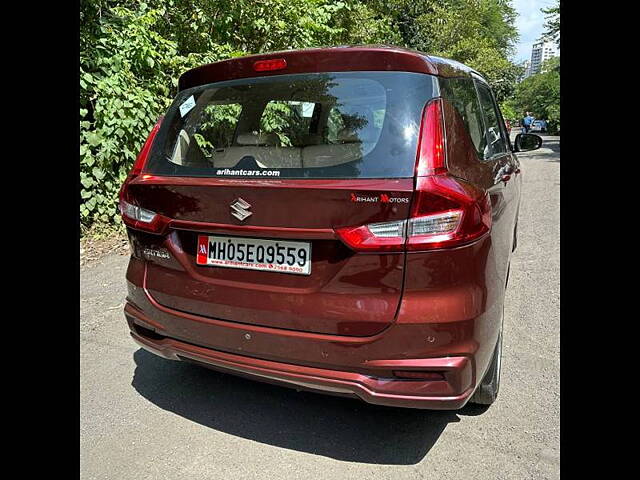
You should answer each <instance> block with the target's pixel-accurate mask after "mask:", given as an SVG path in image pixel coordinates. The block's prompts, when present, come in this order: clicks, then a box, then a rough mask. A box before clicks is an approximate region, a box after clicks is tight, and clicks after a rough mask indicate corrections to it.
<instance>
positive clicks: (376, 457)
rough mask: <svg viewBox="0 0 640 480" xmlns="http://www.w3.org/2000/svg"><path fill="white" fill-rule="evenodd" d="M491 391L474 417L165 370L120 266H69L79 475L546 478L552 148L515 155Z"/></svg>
mask: <svg viewBox="0 0 640 480" xmlns="http://www.w3.org/2000/svg"><path fill="white" fill-rule="evenodd" d="M520 158H521V160H522V162H523V168H522V170H523V175H524V177H523V180H524V197H523V200H522V205H521V210H520V222H519V247H518V250H517V252H516V255H515V257H514V258H513V262H512V265H511V279H510V286H509V290H508V295H507V301H506V306H505V308H506V311H505V313H506V317H505V337H504V359H503V373H502V375H503V376H502V385H501V389H500V396H499V398H498V401H497V403H495V404H494V405H493V406H491V408H489V409H488V410H486V411H484V413H481V412H479V411H478V410H474V409H472V408H465V409H463V410H462V411H460V412H428V411H418V410H406V409H390V408H384V407H376V406H370V405H367V404H364V403H360V402H358V401H355V400H349V399H341V398H335V397H327V396H322V395H317V394H313V393H304V392H301V393H298V392H296V391H295V390H289V389H285V388H282V387H276V386H271V385H266V384H260V383H255V382H251V381H248V380H244V379H240V378H235V377H233V376H227V375H223V374H218V373H216V372H213V371H209V370H206V369H202V368H199V367H196V366H193V365H188V364H181V363H178V362H170V361H166V360H163V359H160V358H157V357H155V356H153V355H151V354H148V353H146V352H145V351H143V350H140V349H138V348H137V347H136V346H135V344H134V343H133V341H131V340H130V339H129V336H128V333H127V327H126V325H125V321H124V318H123V314H122V300H123V298H124V296H125V291H126V288H125V285H124V272H125V268H126V263H127V259H126V257H123V256H120V255H112V256H108V257H106V258H104V259H103V260H102V261H100V262H99V263H96V264H93V265H88V266H85V267H83V269H82V271H81V308H80V314H81V322H80V338H81V344H80V345H81V347H80V355H81V357H80V358H81V363H80V366H81V383H80V400H81V461H80V466H81V478H82V479H83V480H88V479H118V480H125V479H136V480H143V479H190V480H195V479H197V480H201V479H210V478H211V479H213V478H224V479H245V478H247V479H256V478H313V479H315V478H322V479H333V478H354V479H355V478H357V479H361V478H367V479H386V478H393V479H404V478H409V479H422V478H425V479H427V478H428V479H438V480H440V479H454V478H455V479H518V480H521V479H528V478H531V479H544V478H554V479H555V478H559V457H560V452H559V448H560V446H559V434H560V425H559V423H560V410H559V409H560V397H559V390H560V388H559V387H560V385H559V297H560V281H559V276H560V275H559V273H560V272H559V239H560V238H559V233H560V232H559V210H560V197H559V191H560V146H559V139H558V137H545V142H544V145H543V148H542V149H540V150H538V151H536V152H531V153H528V154H521V156H520Z"/></svg>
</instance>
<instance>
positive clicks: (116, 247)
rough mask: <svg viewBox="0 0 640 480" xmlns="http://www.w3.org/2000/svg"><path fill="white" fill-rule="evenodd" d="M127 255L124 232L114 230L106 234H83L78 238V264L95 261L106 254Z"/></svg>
mask: <svg viewBox="0 0 640 480" xmlns="http://www.w3.org/2000/svg"><path fill="white" fill-rule="evenodd" d="M112 253H117V254H118V255H129V241H128V239H127V234H126V233H123V232H122V233H121V232H116V233H113V234H111V235H108V236H99V237H97V236H85V237H83V238H81V239H80V265H81V266H83V265H87V264H90V263H94V262H97V261H98V260H100V259H101V258H103V257H105V256H106V255H109V254H112Z"/></svg>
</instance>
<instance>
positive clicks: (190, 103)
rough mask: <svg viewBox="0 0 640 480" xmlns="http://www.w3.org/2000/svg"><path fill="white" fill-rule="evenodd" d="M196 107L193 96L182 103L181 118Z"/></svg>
mask: <svg viewBox="0 0 640 480" xmlns="http://www.w3.org/2000/svg"><path fill="white" fill-rule="evenodd" d="M195 106H196V101H195V99H194V98H193V95H191V96H190V97H189V98H187V99H186V100H185V101H184V102H182V105H180V116H181V117H184V116H185V115H186V114H187V113H189V112H190V111H191V109H192V108H193V107H195Z"/></svg>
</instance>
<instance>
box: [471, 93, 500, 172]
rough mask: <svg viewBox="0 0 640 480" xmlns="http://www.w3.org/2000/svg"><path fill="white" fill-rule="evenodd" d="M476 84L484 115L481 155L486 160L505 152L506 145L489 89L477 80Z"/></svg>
mask: <svg viewBox="0 0 640 480" xmlns="http://www.w3.org/2000/svg"><path fill="white" fill-rule="evenodd" d="M476 85H477V87H478V97H479V99H480V106H481V107H482V113H483V115H484V124H485V135H486V137H487V143H486V147H485V150H484V153H483V156H484V158H485V159H486V160H488V159H489V158H491V157H493V156H494V155H500V154H502V153H506V151H507V145H506V140H505V138H504V133H503V130H502V128H500V121H499V120H498V112H497V110H496V105H495V103H494V101H493V97H492V95H491V91H490V90H489V88H487V87H486V86H485V85H483V84H481V83H479V82H477V83H476Z"/></svg>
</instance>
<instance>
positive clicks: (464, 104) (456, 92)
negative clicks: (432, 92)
mask: <svg viewBox="0 0 640 480" xmlns="http://www.w3.org/2000/svg"><path fill="white" fill-rule="evenodd" d="M440 90H441V91H442V96H443V97H444V98H446V99H447V100H448V101H449V102H450V103H451V104H452V105H453V106H454V107H455V109H456V111H457V112H458V114H460V117H461V118H462V121H463V122H464V124H465V126H466V127H467V131H468V132H469V136H470V137H471V140H472V141H473V145H474V146H475V147H476V151H477V153H478V155H480V157H483V155H484V149H485V145H486V137H485V135H484V133H483V132H484V126H483V125H482V114H481V113H480V106H479V105H478V98H477V93H476V88H475V86H474V85H473V80H472V79H470V78H452V79H447V80H443V81H442V82H441V85H440Z"/></svg>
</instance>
